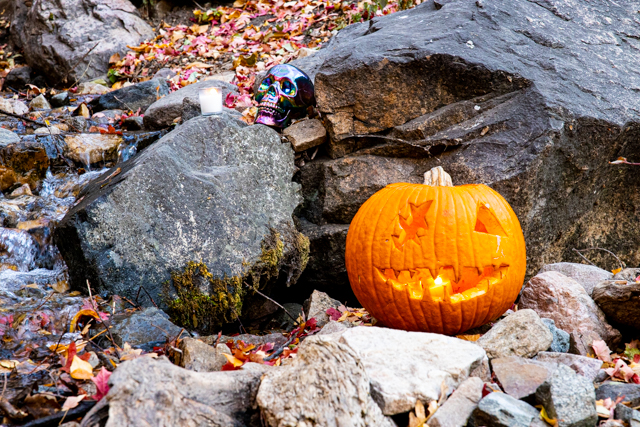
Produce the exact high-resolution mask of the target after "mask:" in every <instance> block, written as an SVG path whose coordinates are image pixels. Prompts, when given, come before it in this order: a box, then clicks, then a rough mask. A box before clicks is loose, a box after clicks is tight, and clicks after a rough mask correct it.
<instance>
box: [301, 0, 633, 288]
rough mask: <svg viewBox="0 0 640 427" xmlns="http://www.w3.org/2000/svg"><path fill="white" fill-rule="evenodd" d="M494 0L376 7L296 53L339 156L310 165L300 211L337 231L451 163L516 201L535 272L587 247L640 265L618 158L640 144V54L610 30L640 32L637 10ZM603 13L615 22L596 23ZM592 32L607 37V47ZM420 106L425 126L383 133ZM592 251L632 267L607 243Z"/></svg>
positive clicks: (627, 186)
mask: <svg viewBox="0 0 640 427" xmlns="http://www.w3.org/2000/svg"><path fill="white" fill-rule="evenodd" d="M481 3H483V4H485V6H484V7H479V6H478V5H477V4H476V2H473V1H452V2H449V4H448V5H446V6H445V7H443V8H442V9H441V10H436V9H435V8H434V7H433V3H431V2H429V4H426V3H425V4H424V5H419V6H418V7H416V8H414V9H411V10H407V11H403V12H400V13H395V14H390V15H387V16H381V17H376V18H375V19H374V20H373V21H370V22H366V23H361V24H356V25H351V26H349V27H348V28H346V29H345V30H346V31H343V30H341V31H340V32H339V33H338V34H336V36H335V37H333V38H332V39H331V41H330V42H329V43H328V45H327V46H325V47H324V48H323V49H320V50H318V52H316V53H315V54H314V55H312V56H309V57H306V58H303V59H300V60H297V61H295V62H294V63H293V65H296V66H299V67H301V68H302V69H303V70H304V71H306V72H307V73H308V74H309V75H310V76H311V77H312V78H314V80H315V87H316V98H317V100H318V108H319V110H320V112H321V113H322V115H323V117H326V121H325V125H326V126H327V130H328V133H329V134H330V136H331V140H330V141H329V142H328V143H327V144H326V145H325V148H326V149H327V151H328V153H329V154H330V155H331V156H332V157H333V158H332V159H315V160H314V161H313V162H309V163H307V164H306V165H305V166H303V167H301V182H306V183H307V184H303V192H304V194H305V204H307V206H308V209H307V208H305V210H303V211H302V212H301V216H304V217H305V218H306V219H307V220H309V221H311V222H313V223H315V224H316V225H318V226H323V227H324V226H326V225H329V224H331V225H347V224H349V222H350V221H351V219H352V218H353V215H355V212H356V211H357V209H358V208H359V206H361V204H362V203H363V202H364V201H365V200H366V199H367V198H369V197H370V196H371V195H372V194H373V193H374V192H376V191H377V190H379V189H380V188H382V187H384V186H385V185H387V184H390V183H393V182H411V183H418V182H421V181H422V175H423V174H424V172H426V171H428V170H430V169H431V168H432V167H434V166H438V165H439V166H442V167H444V169H445V170H447V171H448V172H449V173H451V175H452V177H453V181H454V183H456V184H470V183H484V184H487V185H489V186H490V187H492V188H494V189H495V190H496V191H498V192H499V193H501V194H502V195H503V196H504V197H505V198H506V200H507V201H508V202H509V203H510V204H511V206H512V207H513V208H514V211H515V212H516V214H517V215H518V218H519V219H520V221H521V224H522V227H523V231H524V235H525V241H526V242H527V276H528V277H532V276H533V275H534V274H536V272H537V271H538V270H539V269H540V268H541V267H542V266H543V265H544V264H546V263H548V262H549V260H559V261H560V260H563V261H572V262H581V258H580V257H579V256H578V255H577V254H576V253H574V252H573V251H572V248H585V247H593V246H599V247H605V248H608V249H610V250H612V251H613V252H615V253H616V254H617V255H618V256H620V257H621V258H622V259H623V260H624V261H625V262H626V263H627V264H628V265H639V264H640V252H638V251H636V250H635V246H633V245H630V246H628V245H627V244H626V243H625V242H628V241H629V240H628V239H631V240H634V241H636V240H638V239H640V237H639V236H640V223H638V222H637V221H635V220H633V219H631V218H630V217H629V215H627V214H626V212H627V209H628V203H629V200H636V198H637V197H638V196H637V194H636V193H635V192H634V191H633V190H632V189H635V188H637V186H638V182H639V179H640V178H639V177H638V176H637V174H634V173H633V172H632V171H631V170H624V171H623V170H621V169H615V170H613V169H612V168H610V166H609V165H608V161H610V160H611V159H613V158H616V157H618V156H619V155H621V154H618V152H619V151H620V150H622V151H623V152H624V153H627V154H629V157H630V158H631V157H632V153H635V152H638V150H639V149H640V139H639V138H638V137H637V135H639V134H640V125H639V122H640V117H639V116H640V113H638V112H639V111H640V108H635V109H629V108H628V105H629V102H631V103H632V104H634V105H636V104H637V105H640V100H639V99H637V97H636V96H635V94H634V92H633V91H632V90H631V87H630V86H628V87H619V86H618V84H617V83H616V82H617V81H618V80H616V77H615V76H616V75H617V74H618V73H624V75H625V76H626V75H627V73H628V75H629V76H630V77H629V79H631V80H632V81H634V82H638V84H640V71H639V70H638V69H636V67H635V64H634V63H633V61H631V60H630V58H633V57H634V55H635V53H634V52H635V48H634V47H632V46H631V45H628V46H627V45H625V46H623V47H621V48H620V49H622V50H623V51H624V52H626V53H625V54H622V56H620V54H616V53H615V51H616V49H618V46H616V45H615V44H600V43H599V42H597V41H596V40H605V39H609V38H610V37H614V38H615V37H620V38H621V39H624V40H628V37H629V36H628V35H627V34H629V33H628V31H631V32H632V33H633V34H637V33H638V30H637V28H635V27H633V26H632V25H631V24H630V23H629V21H627V19H628V16H629V15H628V14H629V13H633V10H632V9H629V7H630V6H629V5H628V4H627V3H617V4H616V6H615V7H612V6H611V4H610V3H609V2H606V1H603V0H598V1H596V2H589V3H586V2H582V3H580V4H579V5H578V6H576V7H573V6H569V5H568V4H567V3H566V2H562V1H558V0H550V2H547V3H545V6H544V7H543V6H540V2H530V1H526V0H515V1H512V0H499V1H497V2H496V1H491V2H486V1H485V2H481ZM505 10H510V13H508V14H505V13H504V11H505ZM590 16H606V17H607V18H609V19H611V20H612V23H611V24H608V23H607V24H603V25H596V26H594V25H592V21H591V18H589V17H590ZM528 18H529V19H530V20H529V19H528ZM567 22H568V24H566V23H567ZM543 24H544V28H545V30H544V31H543V30H541V28H542V27H541V26H540V25H543ZM565 24H566V25H565ZM425 28H426V30H425ZM549 28H553V30H550V31H547V29H549ZM634 37H635V36H634ZM581 40H588V43H593V44H590V45H589V46H594V48H595V49H596V50H598V52H600V53H599V55H600V56H599V57H598V59H596V60H592V58H591V55H587V54H586V52H585V51H584V45H583V43H582V42H581ZM468 41H471V42H472V43H473V44H472V45H473V46H474V48H473V49H472V48H470V46H469V44H467V42H468ZM514 46H515V47H514ZM560 46H562V48H560ZM398 52H402V54H398ZM569 52H571V53H569ZM505 58H508V59H505ZM611 58H616V59H614V60H612V59H611ZM610 61H614V62H615V64H613V65H615V67H613V66H612V64H611V62H610ZM601 70H606V71H605V72H604V73H603V72H601ZM622 70H624V71H622ZM621 75H622V74H621ZM425 76H428V78H425ZM625 81H630V80H626V78H625ZM592 88H593V90H595V91H596V92H597V94H598V95H597V97H596V96H594V95H593V94H591V92H589V91H591V90H592ZM583 89H584V90H586V92H585V91H584V90H583ZM587 93H589V95H587ZM611 93H617V95H616V96H611ZM476 106H477V107H478V109H477V110H476V108H475V107H476ZM614 112H615V113H614ZM419 118H423V119H424V120H423V122H429V123H431V124H432V125H428V126H426V127H425V128H424V129H426V133H423V131H420V133H422V135H420V134H419V132H418V130H416V131H415V133H413V134H412V135H408V136H406V137H404V138H402V137H400V139H402V140H403V141H397V140H393V139H385V138H384V137H385V136H386V137H392V138H397V137H396V136H394V135H392V133H393V132H394V131H396V130H399V128H400V127H402V126H405V125H407V124H408V122H410V121H412V120H418V119H419ZM404 130H405V131H407V133H408V132H409V130H408V129H404ZM376 132H377V133H378V134H377V135H376V136H375V137H373V136H371V137H357V136H356V135H370V134H372V133H376ZM594 135H597V137H596V138H594V137H593V136H594ZM631 146H633V148H631ZM318 160H321V161H320V162H319V161H318ZM317 169H321V173H318V174H316V172H317ZM311 175H314V176H315V177H317V179H316V180H315V181H314V180H312V179H311ZM344 177H348V180H347V179H344ZM604 182H606V183H607V184H606V186H605V187H603V186H602V183H604ZM340 185H342V187H340ZM549 218H553V221H549V220H548V219H549ZM335 233H338V231H337V230H336V231H335ZM622 235H624V236H628V238H625V239H620V236H622ZM631 236H633V237H631ZM336 239H337V237H336ZM342 250H343V251H344V247H343V248H342ZM318 256H320V257H322V256H323V254H319V255H318ZM588 256H589V258H590V259H591V260H592V261H594V262H595V263H596V264H598V265H602V266H603V268H604V267H606V268H607V269H610V268H611V269H612V268H616V267H617V266H615V264H614V262H613V259H612V257H611V256H610V255H608V254H607V253H606V252H602V251H591V252H590V253H589V255H588ZM313 262H314V261H313V259H311V261H310V263H313ZM319 273H320V274H322V275H325V277H315V278H313V279H309V280H313V281H314V282H316V283H317V282H319V281H325V282H326V283H328V282H330V279H329V276H331V275H333V272H332V271H324V272H323V271H320V272H319ZM305 284H306V283H305ZM310 286H311V285H310ZM335 286H336V287H338V286H342V287H348V282H347V281H346V280H344V281H342V282H340V283H337V284H336V285H335ZM312 287H313V288H314V289H318V290H322V291H325V292H328V293H329V294H330V295H332V296H333V297H334V298H340V299H341V300H342V298H341V297H339V296H338V294H336V293H334V292H330V291H329V290H327V289H326V288H322V287H320V286H318V285H316V284H315V283H314V284H313V286H312Z"/></svg>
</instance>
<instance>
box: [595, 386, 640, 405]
mask: <svg viewBox="0 0 640 427" xmlns="http://www.w3.org/2000/svg"><path fill="white" fill-rule="evenodd" d="M621 396H624V401H625V402H629V406H631V407H636V406H640V384H634V383H621V382H618V381H607V382H605V383H603V384H601V385H600V386H599V387H598V388H597V389H596V399H598V400H600V399H607V398H609V399H611V400H613V401H615V400H616V399H617V398H618V397H621Z"/></svg>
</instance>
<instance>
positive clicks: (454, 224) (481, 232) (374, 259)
mask: <svg viewBox="0 0 640 427" xmlns="http://www.w3.org/2000/svg"><path fill="white" fill-rule="evenodd" d="M346 264H347V272H348V274H349V281H350V282H351V287H352V288H353V291H354V293H355V295H356V297H357V298H358V300H359V301H360V303H361V304H362V306H363V307H365V308H366V309H367V310H368V311H369V312H370V313H371V314H372V315H373V316H374V317H375V318H376V319H378V320H379V321H380V322H381V323H382V324H383V325H386V326H389V327H393V328H399V329H405V330H413V331H425V332H437V333H444V334H458V333H461V332H464V331H466V330H468V329H471V328H474V327H476V326H480V325H483V324H485V323H487V322H489V321H491V320H494V319H496V318H498V317H499V316H500V315H501V314H503V313H504V312H505V311H506V310H507V309H509V307H511V305H512V304H513V302H514V301H515V300H516V298H517V296H518V293H519V292H520V288H521V287H522V283H523V281H524V275H525V268H526V253H525V243H524V237H523V235H522V229H521V228H520V223H519V222H518V218H517V217H516V215H515V213H514V212H513V210H512V209H511V206H509V204H508V203H507V202H506V200H504V199H503V198H502V196H500V195H499V194H498V193H496V192H495V191H494V190H492V189H491V188H489V187H487V186H486V185H482V184H479V185H461V186H456V187H454V186H453V185H452V184H451V178H450V177H449V175H448V174H446V173H445V172H444V171H443V170H442V168H441V167H438V168H434V169H432V170H431V171H429V172H427V173H426V174H425V185H421V184H406V183H398V184H391V185H388V186H387V187H385V188H383V189H382V190H380V191H378V192H377V193H376V194H374V195H373V196H371V198H370V199H369V200H367V201H366V202H365V203H364V204H363V205H362V206H361V207H360V210H359V211H358V213H357V214H356V216H355V217H354V218H353V221H352V222H351V226H350V227H349V233H348V234H347V251H346Z"/></svg>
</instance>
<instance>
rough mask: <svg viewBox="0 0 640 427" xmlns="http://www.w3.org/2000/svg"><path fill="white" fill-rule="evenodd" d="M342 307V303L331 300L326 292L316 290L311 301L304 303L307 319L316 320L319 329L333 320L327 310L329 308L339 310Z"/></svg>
mask: <svg viewBox="0 0 640 427" xmlns="http://www.w3.org/2000/svg"><path fill="white" fill-rule="evenodd" d="M341 305H342V303H341V302H340V301H338V300H335V299H333V298H331V297H330V296H329V295H327V294H325V293H324V292H319V291H316V290H314V291H313V293H312V294H311V296H310V297H309V299H308V300H306V301H305V302H304V313H305V315H306V316H307V319H311V318H314V319H316V321H317V322H318V327H319V328H322V327H323V326H324V325H326V324H327V323H329V321H330V320H331V318H330V317H329V315H328V314H327V310H328V309H329V308H338V307H340V306H341Z"/></svg>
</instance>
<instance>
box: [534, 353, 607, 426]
mask: <svg viewBox="0 0 640 427" xmlns="http://www.w3.org/2000/svg"><path fill="white" fill-rule="evenodd" d="M536 402H537V403H538V404H541V405H543V406H544V408H545V410H546V412H547V414H548V415H549V417H550V418H555V419H557V420H558V427H591V426H594V425H595V424H596V423H597V421H598V414H597V413H596V393H595V389H594V387H593V383H592V382H591V381H589V380H588V379H586V378H584V377H582V376H580V375H578V374H576V373H575V372H574V371H573V369H571V368H569V367H568V366H565V365H559V366H558V369H556V370H555V372H554V373H553V374H551V376H550V377H549V378H548V379H547V380H546V381H545V382H544V383H543V384H542V385H541V386H540V387H538V391H536Z"/></svg>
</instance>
